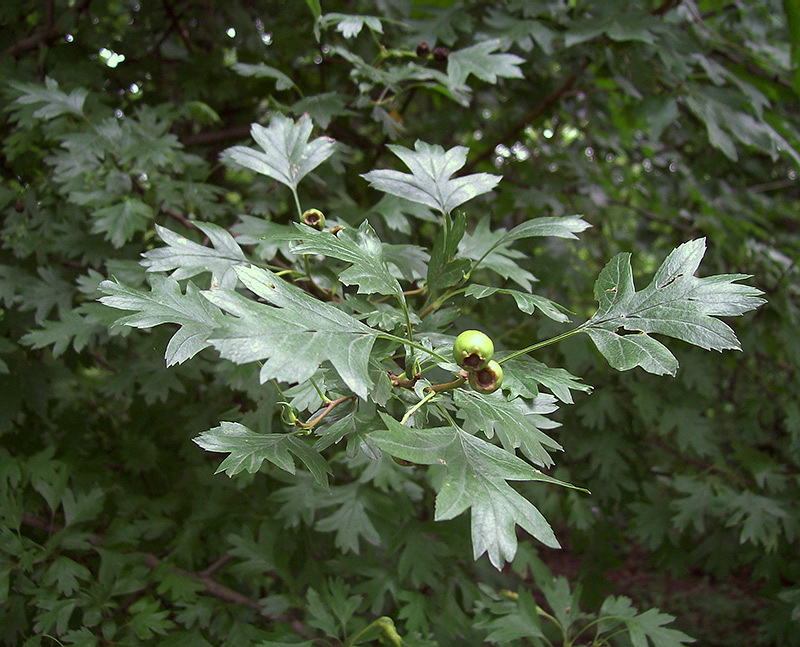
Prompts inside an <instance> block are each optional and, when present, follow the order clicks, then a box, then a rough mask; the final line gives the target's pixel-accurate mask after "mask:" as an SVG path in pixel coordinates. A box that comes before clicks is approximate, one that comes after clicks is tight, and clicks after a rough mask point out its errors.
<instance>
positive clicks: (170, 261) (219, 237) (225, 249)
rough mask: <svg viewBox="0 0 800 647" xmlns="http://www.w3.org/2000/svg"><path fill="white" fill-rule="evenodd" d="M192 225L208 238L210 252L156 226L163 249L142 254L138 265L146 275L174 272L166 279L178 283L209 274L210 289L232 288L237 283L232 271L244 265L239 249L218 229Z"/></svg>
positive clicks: (209, 225)
mask: <svg viewBox="0 0 800 647" xmlns="http://www.w3.org/2000/svg"><path fill="white" fill-rule="evenodd" d="M195 225H196V227H197V228H198V229H199V230H200V231H202V232H203V233H204V234H205V235H206V236H208V239H209V240H210V241H211V244H212V245H213V246H214V248H213V249H211V248H209V247H205V246H203V245H198V244H197V243H195V242H193V241H191V240H189V239H188V238H184V237H183V236H181V235H180V234H176V233H175V232H174V231H170V230H169V229H167V228H165V227H161V226H160V225H156V231H157V232H158V235H159V236H160V238H161V240H163V241H164V242H165V243H167V247H157V248H156V249H151V250H150V251H149V252H145V253H144V254H143V255H142V256H143V257H144V260H143V261H142V265H144V266H145V267H146V268H147V271H148V272H168V271H170V270H174V271H173V272H172V274H171V275H170V276H171V277H172V278H173V279H175V280H178V281H179V280H181V279H188V278H191V277H193V276H196V275H198V274H202V273H203V272H211V284H212V287H213V286H219V287H223V288H232V287H234V286H235V285H236V280H237V279H236V272H234V268H235V267H236V266H237V265H244V264H245V263H247V259H246V258H245V255H244V253H243V252H242V250H241V248H240V247H239V245H238V244H237V243H236V241H235V240H234V239H233V236H231V235H230V234H229V233H228V232H227V231H225V230H224V229H223V228H222V227H220V226H218V225H214V224H212V223H210V222H206V223H203V222H196V223H195Z"/></svg>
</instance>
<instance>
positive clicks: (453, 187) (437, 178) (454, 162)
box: [361, 140, 501, 213]
mask: <svg viewBox="0 0 800 647" xmlns="http://www.w3.org/2000/svg"><path fill="white" fill-rule="evenodd" d="M388 148H389V150H391V151H392V152H393V153H394V154H395V155H397V156H398V157H399V158H400V159H401V160H403V163H404V164H405V165H406V166H407V167H408V168H409V169H410V170H411V173H410V174H409V173H401V172H400V171H391V170H378V171H370V172H369V173H364V174H363V175H362V176H361V177H363V178H364V179H365V180H367V182H369V183H370V185H371V186H373V187H374V188H376V189H378V190H379V191H383V192H384V193H389V194H391V195H396V196H399V197H401V198H405V199H406V200H411V201H412V202H419V203H420V204H424V205H426V206H428V207H432V208H434V209H437V210H438V211H441V212H442V213H450V212H451V211H452V210H453V209H455V208H456V207H457V206H459V205H461V204H464V203H465V202H467V201H468V200H472V198H474V197H476V196H479V195H482V194H484V193H488V192H489V191H491V190H492V189H493V188H494V187H495V186H497V183H498V182H499V181H500V180H501V177H500V176H499V175H489V174H488V173H473V174H472V175H465V176H464V177H460V178H456V179H454V180H452V179H450V178H451V177H452V176H453V174H454V173H455V172H456V171H458V170H459V169H460V168H462V167H463V166H464V164H466V163H467V149H466V148H465V147H464V146H456V147H454V148H451V149H450V150H448V151H445V150H444V148H442V147H441V146H436V145H431V144H426V143H425V142H422V141H419V140H417V141H416V142H415V143H414V148H415V150H413V151H412V150H410V149H408V148H405V147H403V146H397V145H389V147H388Z"/></svg>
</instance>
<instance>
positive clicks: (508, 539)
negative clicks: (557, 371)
mask: <svg viewBox="0 0 800 647" xmlns="http://www.w3.org/2000/svg"><path fill="white" fill-rule="evenodd" d="M381 417H382V418H383V421H384V423H385V425H386V429H385V430H381V431H376V432H373V433H372V434H370V439H371V440H372V441H373V442H374V443H375V444H376V445H378V447H380V448H381V449H383V450H384V451H386V452H388V453H389V454H391V455H392V456H397V457H398V458H402V459H405V460H408V461H412V462H414V463H421V464H424V465H441V466H444V468H445V474H444V477H443V478H442V479H441V485H440V489H439V493H438V495H437V497H436V512H435V519H436V520H437V521H444V520H447V519H453V518H454V517H456V516H458V515H459V514H461V513H462V512H464V511H465V510H466V509H467V508H472V546H473V553H474V556H475V559H477V558H478V557H480V556H481V555H482V554H483V553H488V555H489V560H490V561H491V562H492V564H493V565H494V566H495V568H497V569H500V568H502V567H503V563H504V562H506V561H511V560H513V559H514V555H515V554H516V551H517V537H516V534H515V532H514V526H515V525H517V524H518V525H520V526H522V527H523V528H524V529H525V530H527V531H528V532H529V533H530V534H532V535H533V536H534V537H535V538H536V539H538V540H539V541H541V542H542V543H544V544H545V545H547V546H550V547H552V548H558V547H559V544H558V540H557V539H556V538H555V535H554V534H553V530H552V529H551V528H550V524H548V523H547V521H546V520H545V518H544V517H543V516H542V514H541V512H539V511H538V510H537V509H536V507H535V506H534V505H533V504H532V503H531V502H530V501H528V500H527V499H525V498H524V497H523V496H521V495H520V494H519V493H518V492H517V491H516V490H514V489H513V488H512V487H511V486H510V485H509V484H508V481H544V482H547V483H554V484H558V485H566V484H565V483H563V482H561V481H558V480H557V479H554V478H552V477H550V476H547V475H545V474H543V473H542V472H540V471H539V470H536V469H534V468H533V467H531V466H530V465H528V464H527V463H526V462H525V461H523V460H522V459H520V458H517V457H516V456H514V455H512V454H510V453H508V452H506V451H504V450H502V449H500V448H499V447H496V446H495V445H492V444H491V443H488V442H486V441H485V440H481V439H480V438H477V437H475V436H473V435H471V434H468V433H467V432H465V431H463V430H462V429H459V428H458V427H454V426H453V427H437V428H434V429H424V430H415V429H411V428H409V427H406V426H404V425H401V424H400V423H399V422H398V421H397V420H395V419H394V418H392V417H390V416H387V415H385V414H383V413H381Z"/></svg>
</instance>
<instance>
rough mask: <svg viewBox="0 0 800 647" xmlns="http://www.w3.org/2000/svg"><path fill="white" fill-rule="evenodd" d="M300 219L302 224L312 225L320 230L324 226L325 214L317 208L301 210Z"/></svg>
mask: <svg viewBox="0 0 800 647" xmlns="http://www.w3.org/2000/svg"><path fill="white" fill-rule="evenodd" d="M300 220H302V222H303V224H304V225H308V226H309V227H313V228H314V229H316V230H318V231H322V228H323V227H324V226H325V214H323V213H322V212H321V211H320V210H319V209H309V210H308V211H305V212H303V215H302V217H301V218H300Z"/></svg>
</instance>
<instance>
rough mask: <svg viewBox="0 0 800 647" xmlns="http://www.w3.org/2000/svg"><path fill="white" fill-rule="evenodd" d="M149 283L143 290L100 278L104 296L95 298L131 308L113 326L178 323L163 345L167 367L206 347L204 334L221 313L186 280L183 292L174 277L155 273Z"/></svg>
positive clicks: (210, 328)
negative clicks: (164, 345) (129, 311)
mask: <svg viewBox="0 0 800 647" xmlns="http://www.w3.org/2000/svg"><path fill="white" fill-rule="evenodd" d="M150 283H151V289H150V292H149V293H147V292H143V291H142V290H137V289H135V288H131V287H128V286H126V285H122V284H120V283H117V282H115V281H103V282H102V283H100V285H99V286H98V289H99V290H100V291H101V292H104V293H105V294H106V295H108V296H104V297H100V299H99V300H100V302H101V303H103V304H105V305H107V306H110V307H112V308H119V309H120V310H134V311H135V314H131V315H127V316H125V317H121V318H120V319H118V320H117V322H116V325H124V326H131V327H133V328H152V327H153V326H158V325H160V324H165V323H174V324H178V326H179V327H178V330H177V332H176V333H175V334H174V335H173V336H172V339H170V341H169V343H168V344H167V350H166V354H165V359H166V361H167V366H172V365H173V364H181V363H183V362H185V361H186V360H187V359H189V358H191V357H194V356H195V355H196V354H197V353H199V352H200V351H201V350H203V349H204V348H207V347H208V346H210V343H209V341H208V337H209V335H210V334H211V331H212V330H214V329H215V328H216V327H217V326H218V325H220V323H221V321H222V316H221V314H220V313H219V311H218V310H216V309H215V308H212V307H211V306H210V305H209V303H208V301H206V300H205V299H203V298H202V297H201V296H200V291H199V290H198V289H197V287H196V286H195V285H194V284H193V283H187V285H186V294H183V293H182V292H181V288H180V285H178V282H177V281H176V280H175V279H172V278H169V277H166V276H161V275H159V274H154V275H152V277H151V278H150Z"/></svg>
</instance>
